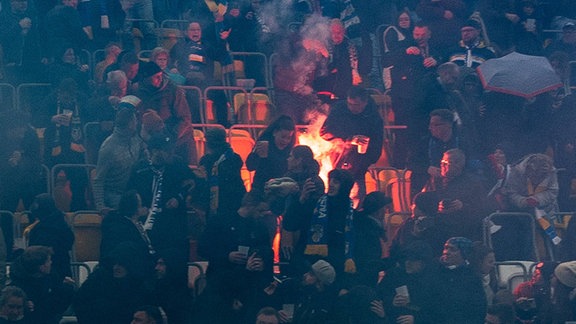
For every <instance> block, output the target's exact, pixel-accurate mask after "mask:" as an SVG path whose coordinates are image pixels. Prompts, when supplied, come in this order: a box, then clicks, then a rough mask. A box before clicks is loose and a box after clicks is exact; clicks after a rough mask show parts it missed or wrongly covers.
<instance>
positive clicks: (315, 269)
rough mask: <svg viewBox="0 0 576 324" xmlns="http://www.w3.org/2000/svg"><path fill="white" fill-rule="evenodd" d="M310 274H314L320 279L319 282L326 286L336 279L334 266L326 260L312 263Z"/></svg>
mask: <svg viewBox="0 0 576 324" xmlns="http://www.w3.org/2000/svg"><path fill="white" fill-rule="evenodd" d="M310 274H313V275H314V276H315V277H316V279H317V280H318V283H319V284H321V285H324V286H328V285H331V284H332V283H334V280H335V279H336V272H335V271H334V267H333V266H332V265H331V264H330V263H328V262H326V261H324V260H318V261H316V263H314V264H313V265H312V272H311V273H310V272H309V273H308V275H310Z"/></svg>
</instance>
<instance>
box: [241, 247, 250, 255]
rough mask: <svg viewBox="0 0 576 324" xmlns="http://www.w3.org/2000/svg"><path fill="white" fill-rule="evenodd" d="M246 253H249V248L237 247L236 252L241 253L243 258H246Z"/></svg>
mask: <svg viewBox="0 0 576 324" xmlns="http://www.w3.org/2000/svg"><path fill="white" fill-rule="evenodd" d="M248 251H250V247H249V246H245V245H238V252H240V253H242V254H243V255H244V256H245V257H248Z"/></svg>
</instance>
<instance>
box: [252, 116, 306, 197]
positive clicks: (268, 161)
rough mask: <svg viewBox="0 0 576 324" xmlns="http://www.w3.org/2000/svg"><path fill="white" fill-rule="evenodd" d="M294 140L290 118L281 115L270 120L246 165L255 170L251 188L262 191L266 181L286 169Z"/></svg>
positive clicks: (293, 130) (294, 135)
mask: <svg viewBox="0 0 576 324" xmlns="http://www.w3.org/2000/svg"><path fill="white" fill-rule="evenodd" d="M295 142H296V127H295V125H294V121H293V120H292V118H290V117H288V116H285V115H282V116H280V117H278V119H276V120H275V121H274V122H272V123H271V124H270V125H269V126H268V128H266V129H265V130H264V132H263V133H262V135H260V137H259V138H258V141H257V142H256V145H254V149H253V150H252V153H250V155H248V158H247V159H246V167H247V168H248V170H250V171H255V173H254V180H253V181H252V190H256V191H260V192H263V191H264V184H265V183H266V181H268V180H270V179H273V178H280V177H282V176H283V175H284V174H285V173H286V171H287V170H288V161H287V159H288V156H289V155H290V151H291V150H292V147H294V143H295Z"/></svg>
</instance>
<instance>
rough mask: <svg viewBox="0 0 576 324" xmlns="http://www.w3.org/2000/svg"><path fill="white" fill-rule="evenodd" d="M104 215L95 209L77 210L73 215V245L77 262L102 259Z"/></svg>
mask: <svg viewBox="0 0 576 324" xmlns="http://www.w3.org/2000/svg"><path fill="white" fill-rule="evenodd" d="M101 225H102V215H100V214H99V213H98V211H95V210H83V211H77V212H75V213H74V215H73V217H72V231H73V232H74V245H73V247H72V251H73V258H72V259H73V260H74V261H75V262H85V261H97V260H100V242H101V240H102V229H101Z"/></svg>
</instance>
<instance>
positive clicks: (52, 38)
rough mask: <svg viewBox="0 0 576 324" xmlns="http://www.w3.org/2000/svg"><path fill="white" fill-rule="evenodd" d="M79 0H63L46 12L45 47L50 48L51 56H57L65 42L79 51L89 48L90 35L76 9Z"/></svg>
mask: <svg viewBox="0 0 576 324" xmlns="http://www.w3.org/2000/svg"><path fill="white" fill-rule="evenodd" d="M77 6H78V0H62V4H61V5H57V6H55V7H54V8H52V9H51V10H50V11H48V13H47V14H46V21H45V26H44V27H43V28H44V30H45V32H46V39H45V46H46V47H45V48H47V49H48V54H49V55H50V56H48V57H49V58H56V57H57V52H58V48H60V47H61V46H62V45H64V44H70V47H71V48H73V49H75V50H76V51H79V50H80V49H86V48H88V43H89V39H88V35H87V34H86V33H85V32H84V29H83V28H82V27H83V26H82V22H81V19H80V13H79V12H78V10H77V9H76V8H77Z"/></svg>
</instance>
